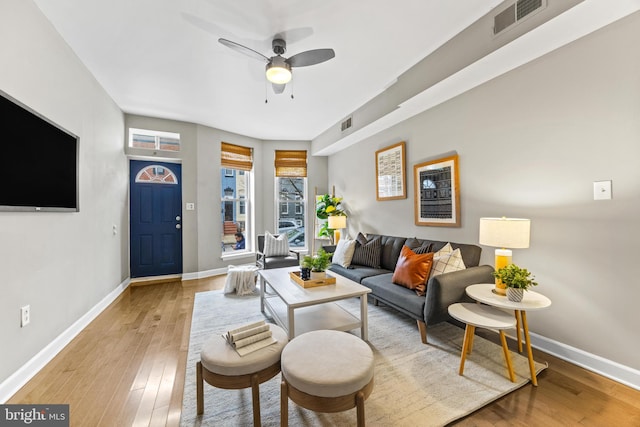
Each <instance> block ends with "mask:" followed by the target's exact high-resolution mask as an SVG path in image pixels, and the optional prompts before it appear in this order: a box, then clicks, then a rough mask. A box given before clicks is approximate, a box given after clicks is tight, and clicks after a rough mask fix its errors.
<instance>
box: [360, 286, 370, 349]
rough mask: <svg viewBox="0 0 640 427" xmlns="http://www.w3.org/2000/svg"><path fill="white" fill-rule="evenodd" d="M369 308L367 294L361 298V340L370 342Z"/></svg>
mask: <svg viewBox="0 0 640 427" xmlns="http://www.w3.org/2000/svg"><path fill="white" fill-rule="evenodd" d="M367 310H368V308H367V294H363V295H361V296H360V338H362V340H363V341H369V318H368V314H367V313H368V311H367Z"/></svg>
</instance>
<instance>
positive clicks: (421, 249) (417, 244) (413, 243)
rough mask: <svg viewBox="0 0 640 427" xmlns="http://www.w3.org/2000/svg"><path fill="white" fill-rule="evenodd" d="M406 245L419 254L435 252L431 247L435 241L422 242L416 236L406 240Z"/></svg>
mask: <svg viewBox="0 0 640 427" xmlns="http://www.w3.org/2000/svg"><path fill="white" fill-rule="evenodd" d="M405 246H407V247H408V248H409V249H411V250H412V251H413V252H415V253H417V254H427V253H429V252H433V251H432V250H431V248H432V247H433V243H427V242H421V241H419V240H418V239H417V238H415V237H409V238H408V239H407V241H406V242H405Z"/></svg>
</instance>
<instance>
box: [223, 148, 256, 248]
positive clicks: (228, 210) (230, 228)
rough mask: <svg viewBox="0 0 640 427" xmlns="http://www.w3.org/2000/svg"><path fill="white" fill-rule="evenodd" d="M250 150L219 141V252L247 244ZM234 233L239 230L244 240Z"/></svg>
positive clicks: (250, 195) (247, 246) (249, 214)
mask: <svg viewBox="0 0 640 427" xmlns="http://www.w3.org/2000/svg"><path fill="white" fill-rule="evenodd" d="M252 169H253V150H252V149H251V148H250V147H243V146H241V145H234V144H229V143H227V142H221V143H220V198H221V200H220V201H221V212H222V216H221V225H220V232H221V236H222V256H223V257H225V256H231V255H232V254H234V253H239V252H243V251H248V250H250V248H251V246H252V245H251V240H252V234H253V233H252V232H251V230H250V227H251V218H250V216H251V214H252V209H251V206H252V203H253V196H252V195H253V191H252V188H251V186H252V182H253V181H252V179H251V170H252ZM236 233H242V235H243V236H244V244H243V245H238V239H236Z"/></svg>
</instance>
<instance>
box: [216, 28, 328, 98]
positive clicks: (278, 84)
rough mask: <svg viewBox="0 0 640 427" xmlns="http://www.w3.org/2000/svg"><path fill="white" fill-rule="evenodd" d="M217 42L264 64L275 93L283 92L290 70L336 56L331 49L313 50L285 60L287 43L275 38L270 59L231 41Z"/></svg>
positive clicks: (289, 76)
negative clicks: (273, 54) (272, 54)
mask: <svg viewBox="0 0 640 427" xmlns="http://www.w3.org/2000/svg"><path fill="white" fill-rule="evenodd" d="M218 41H219V42H220V43H222V44H223V45H224V46H226V47H228V48H231V49H233V50H235V51H237V52H240V53H243V54H245V55H247V56H250V57H252V58H255V59H258V60H260V61H264V62H266V63H267V65H266V74H267V80H269V81H270V82H271V84H272V86H273V91H274V92H275V93H282V92H283V91H284V88H285V86H286V85H287V83H289V81H290V80H291V68H293V67H306V66H309V65H315V64H320V63H321V62H325V61H328V60H330V59H331V58H333V57H335V56H336V53H335V52H334V51H333V49H313V50H307V51H305V52H300V53H298V54H295V55H293V56H292V57H290V58H285V57H283V56H282V55H283V54H284V53H285V52H286V51H287V42H285V41H284V40H283V39H281V38H275V39H273V41H272V42H271V46H272V48H273V53H275V56H272V57H271V58H268V57H266V56H265V55H263V54H261V53H260V52H257V51H255V50H253V49H251V48H248V47H246V46H243V45H241V44H239V43H236V42H232V41H231V40H227V39H223V38H219V39H218Z"/></svg>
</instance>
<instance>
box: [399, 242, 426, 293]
mask: <svg viewBox="0 0 640 427" xmlns="http://www.w3.org/2000/svg"><path fill="white" fill-rule="evenodd" d="M432 265H433V252H429V253H426V254H416V253H415V252H413V251H412V250H411V249H409V247H408V246H403V247H402V251H400V257H399V258H398V262H397V264H396V268H395V270H394V271H393V277H392V279H391V281H392V282H393V283H395V284H396V285H400V286H404V287H405V288H408V289H413V290H415V292H416V294H418V295H419V296H424V294H425V291H426V289H427V286H426V282H427V280H428V279H429V273H430V272H431V266H432Z"/></svg>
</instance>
